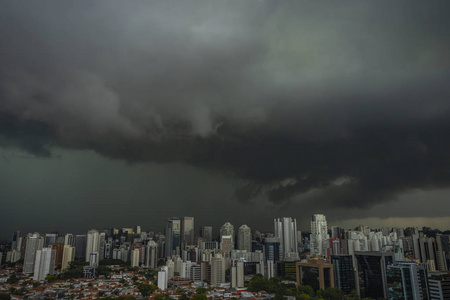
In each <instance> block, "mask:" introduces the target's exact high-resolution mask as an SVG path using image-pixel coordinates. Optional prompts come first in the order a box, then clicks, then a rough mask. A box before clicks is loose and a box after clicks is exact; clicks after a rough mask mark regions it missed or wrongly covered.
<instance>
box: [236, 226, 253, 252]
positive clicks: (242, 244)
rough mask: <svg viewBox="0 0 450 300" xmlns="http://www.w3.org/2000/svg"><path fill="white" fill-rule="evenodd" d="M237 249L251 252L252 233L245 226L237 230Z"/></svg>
mask: <svg viewBox="0 0 450 300" xmlns="http://www.w3.org/2000/svg"><path fill="white" fill-rule="evenodd" d="M238 249H239V250H247V252H252V231H251V229H250V227H248V226H247V225H245V224H244V225H242V226H241V227H239V230H238Z"/></svg>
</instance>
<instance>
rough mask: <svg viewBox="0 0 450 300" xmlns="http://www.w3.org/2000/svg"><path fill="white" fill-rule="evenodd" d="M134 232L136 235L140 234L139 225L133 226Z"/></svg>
mask: <svg viewBox="0 0 450 300" xmlns="http://www.w3.org/2000/svg"><path fill="white" fill-rule="evenodd" d="M134 234H137V235H140V234H141V226H139V225H137V226H135V227H134Z"/></svg>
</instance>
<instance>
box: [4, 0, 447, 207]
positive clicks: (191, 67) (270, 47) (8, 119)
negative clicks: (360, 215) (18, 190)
mask: <svg viewBox="0 0 450 300" xmlns="http://www.w3.org/2000/svg"><path fill="white" fill-rule="evenodd" d="M2 6H3V7H2V9H1V10H0V28H1V29H0V39H1V40H2V41H3V43H2V44H1V46H0V57H2V64H1V65H0V77H1V81H0V99H1V100H0V119H1V121H0V141H1V143H2V144H1V145H2V146H10V145H13V146H18V147H21V148H24V149H25V150H27V151H29V152H32V153H36V154H39V155H49V154H50V153H51V147H53V146H61V147H67V148H73V149H93V150H95V151H97V152H98V153H100V154H102V155H104V156H107V157H111V158H117V159H123V160H126V161H130V162H135V163H137V162H141V161H153V162H183V163H188V164H191V165H195V166H200V167H204V168H213V169H216V170H222V171H223V172H225V173H228V174H231V175H233V176H237V177H239V178H241V179H243V180H244V181H245V182H247V185H245V186H244V187H242V188H240V189H238V190H237V191H236V197H237V198H238V199H240V200H242V201H251V200H252V199H257V198H259V197H268V199H269V200H270V201H272V202H274V203H282V202H286V201H290V200H292V199H295V198H296V197H297V196H298V195H302V194H304V193H307V192H311V191H313V190H314V191H315V190H318V191H320V193H318V195H320V197H319V198H318V201H319V200H320V201H323V202H326V203H329V204H330V205H333V206H342V207H369V206H371V205H373V204H375V203H379V202H384V201H389V200H392V199H393V198H395V197H396V196H397V195H399V194H400V193H402V192H404V191H407V190H409V189H412V188H422V189H432V188H438V187H449V186H450V142H449V139H448V136H449V133H450V113H449V109H450V102H449V96H450V82H449V81H450V79H449V78H450V71H449V70H450V58H449V55H448V53H449V51H448V50H449V48H450V47H449V46H450V38H449V37H450V32H449V31H450V21H449V20H448V18H447V16H446V12H447V11H448V9H449V5H448V3H447V2H446V1H436V2H432V3H427V4H423V3H422V2H419V1H417V2H415V1H412V2H411V1H396V2H395V3H392V2H390V1H385V2H383V1H382V2H377V3H365V2H363V3H362V2H358V1H347V2H344V3H335V2H328V3H323V2H322V3H316V2H312V3H311V2H298V1H285V2H283V3H273V2H270V1H258V2H253V3H242V2H240V1H227V2H226V3H225V2H224V3H210V2H203V1H182V2H181V1H180V2H170V1H165V2H146V3H128V4H127V5H124V4H122V3H121V2H109V3H106V2H95V3H79V2H66V3H60V2H46V3H45V4H37V3H29V2H10V3H3V4H2Z"/></svg>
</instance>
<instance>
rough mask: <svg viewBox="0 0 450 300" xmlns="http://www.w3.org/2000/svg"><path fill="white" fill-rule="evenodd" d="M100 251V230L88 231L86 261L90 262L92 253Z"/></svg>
mask: <svg viewBox="0 0 450 300" xmlns="http://www.w3.org/2000/svg"><path fill="white" fill-rule="evenodd" d="M99 250H100V233H99V232H98V230H95V229H92V230H89V231H88V234H87V238H86V261H87V262H89V261H90V257H91V253H94V252H97V253H98V252H99Z"/></svg>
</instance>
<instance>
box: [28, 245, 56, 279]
mask: <svg viewBox="0 0 450 300" xmlns="http://www.w3.org/2000/svg"><path fill="white" fill-rule="evenodd" d="M54 269H55V250H54V249H52V248H51V247H47V248H42V250H37V252H36V262H35V265H34V274H33V280H36V281H40V280H44V279H45V277H46V276H47V275H53V273H54Z"/></svg>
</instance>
